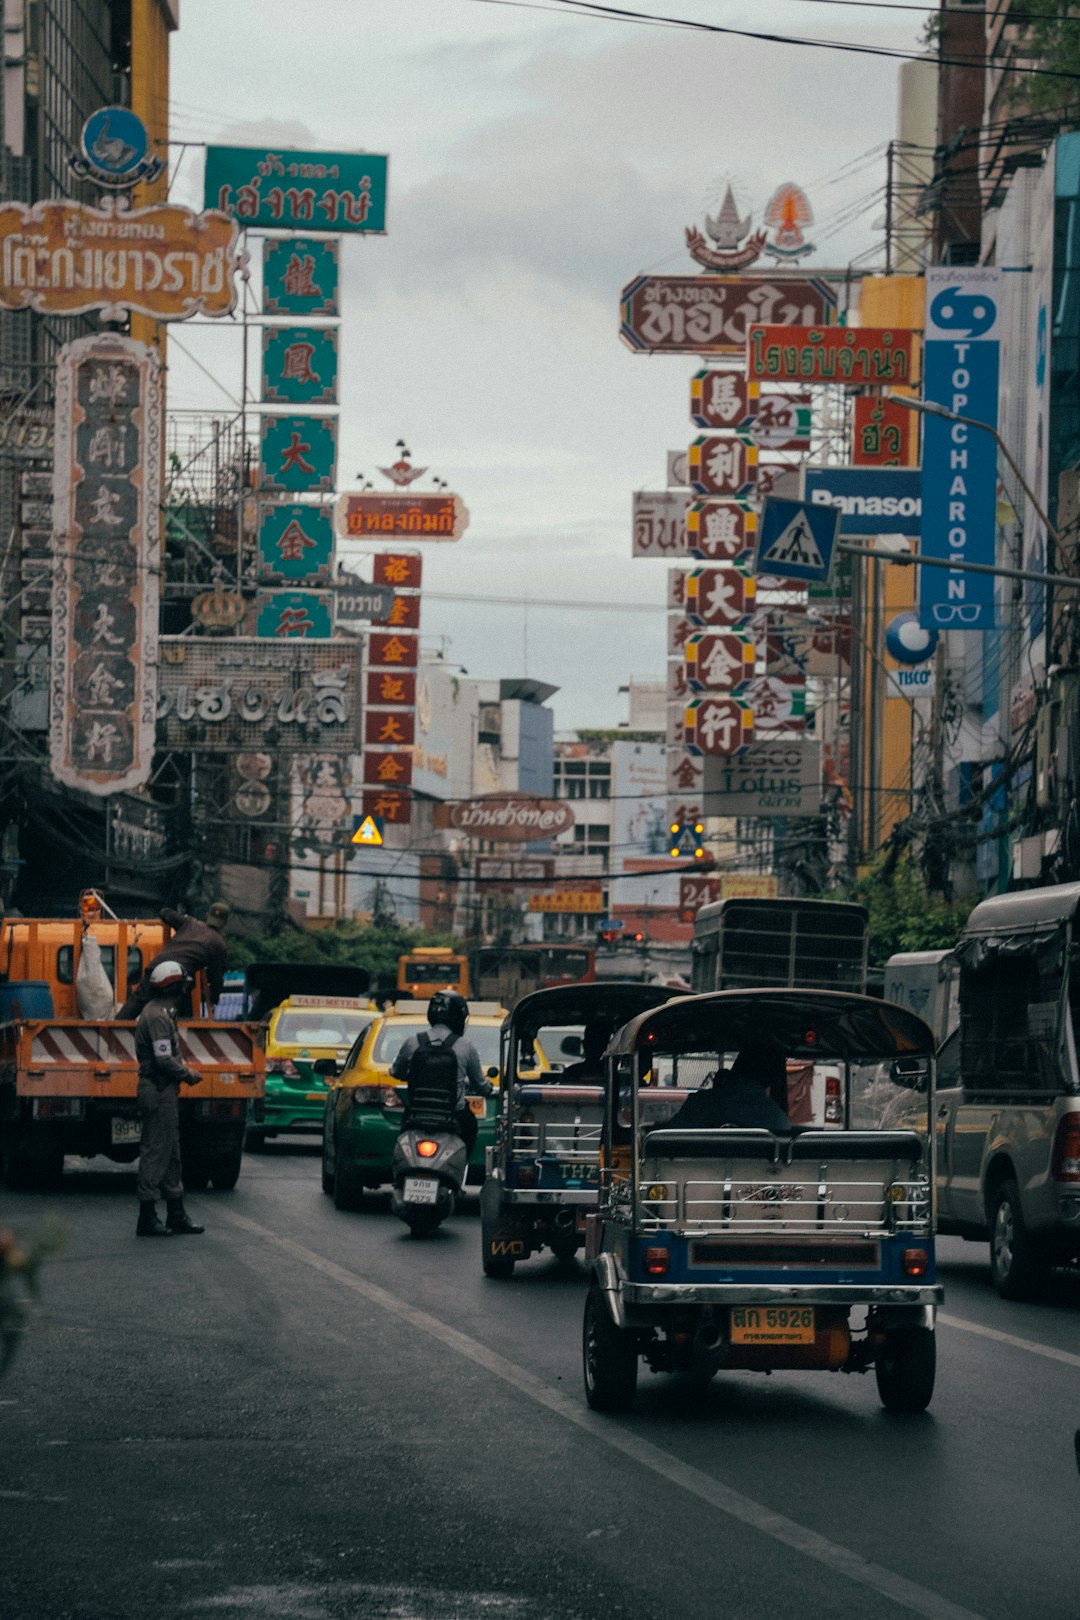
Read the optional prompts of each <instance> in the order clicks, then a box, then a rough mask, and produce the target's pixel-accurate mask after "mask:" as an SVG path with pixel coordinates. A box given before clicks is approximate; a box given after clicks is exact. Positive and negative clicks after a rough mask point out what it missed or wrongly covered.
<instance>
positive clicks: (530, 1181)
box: [516, 1164, 536, 1187]
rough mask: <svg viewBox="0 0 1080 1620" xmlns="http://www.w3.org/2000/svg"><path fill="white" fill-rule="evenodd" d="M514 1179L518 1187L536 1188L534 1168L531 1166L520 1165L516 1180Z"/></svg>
mask: <svg viewBox="0 0 1080 1620" xmlns="http://www.w3.org/2000/svg"><path fill="white" fill-rule="evenodd" d="M516 1179H517V1184H518V1186H519V1187H535V1186H536V1166H535V1165H533V1164H521V1165H519V1166H518V1169H517V1178H516Z"/></svg>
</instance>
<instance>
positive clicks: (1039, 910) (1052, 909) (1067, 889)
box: [961, 883, 1080, 939]
mask: <svg viewBox="0 0 1080 1620" xmlns="http://www.w3.org/2000/svg"><path fill="white" fill-rule="evenodd" d="M1078 908H1080V883H1057V884H1053V885H1051V886H1050V887H1049V888H1045V889H1021V890H1018V892H1017V893H1016V894H994V895H991V896H990V897H989V899H987V900H980V901H979V904H978V905H977V906H976V907H975V909H974V910H973V911H972V913H971V915H970V917H969V918H968V920H967V922H966V923H965V924H964V932H963V935H962V936H961V937H962V938H965V939H966V938H967V937H968V935H970V934H1011V933H1013V932H1014V931H1016V930H1020V929H1031V928H1039V927H1040V926H1043V927H1045V926H1047V925H1049V926H1053V925H1054V924H1058V925H1060V924H1062V923H1066V922H1070V921H1071V920H1072V918H1073V917H1075V915H1076V912H1077V909H1078Z"/></svg>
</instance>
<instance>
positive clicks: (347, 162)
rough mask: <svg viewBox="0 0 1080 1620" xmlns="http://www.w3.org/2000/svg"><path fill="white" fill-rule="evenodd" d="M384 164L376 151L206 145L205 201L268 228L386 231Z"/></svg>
mask: <svg viewBox="0 0 1080 1620" xmlns="http://www.w3.org/2000/svg"><path fill="white" fill-rule="evenodd" d="M389 162H390V160H389V158H388V157H387V156H386V155H385V154H379V153H376V152H295V151H289V150H287V149H285V150H282V151H277V152H272V151H269V150H267V149H266V148H264V147H259V146H209V147H207V149H206V178H205V181H204V195H205V197H206V207H207V208H220V209H222V210H223V211H224V212H225V213H226V214H229V215H231V216H232V217H233V218H234V219H237V220H239V221H240V223H241V225H259V226H263V227H267V228H269V229H270V230H278V231H291V230H296V229H298V228H299V229H307V230H309V231H333V232H338V231H364V232H366V233H368V234H369V235H384V234H385V232H386V183H387V169H388V166H389Z"/></svg>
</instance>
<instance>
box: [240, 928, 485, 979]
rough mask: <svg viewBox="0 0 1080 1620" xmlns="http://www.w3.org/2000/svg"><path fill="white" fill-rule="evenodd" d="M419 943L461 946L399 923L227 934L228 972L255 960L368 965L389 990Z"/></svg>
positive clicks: (455, 942) (373, 977) (444, 935)
mask: <svg viewBox="0 0 1080 1620" xmlns="http://www.w3.org/2000/svg"><path fill="white" fill-rule="evenodd" d="M418 945H448V946H450V947H451V949H460V942H459V941H457V940H455V939H454V938H453V936H452V935H450V934H436V933H432V932H431V931H430V930H425V929H413V928H402V927H401V926H400V925H399V924H396V923H394V924H388V925H384V926H382V927H374V926H371V927H367V928H361V927H358V926H357V925H356V924H354V923H338V924H337V925H336V927H334V928H317V929H315V928H313V929H299V928H297V929H283V930H282V931H281V932H280V933H278V934H267V935H259V934H249V935H244V936H242V937H235V936H233V935H230V936H229V963H228V966H229V971H230V972H242V971H243V969H244V968H246V967H247V966H248V965H249V964H250V963H252V962H304V963H312V964H315V965H318V964H319V963H326V964H327V965H334V966H343V967H364V968H367V970H368V972H369V973H370V974H371V976H372V983H373V984H376V983H377V984H378V985H379V986H380V987H381V988H383V989H388V988H389V987H390V986H392V985H393V984H395V983H396V982H397V965H398V957H399V956H403V955H404V954H405V952H406V951H411V950H415V949H416V947H417V946H418Z"/></svg>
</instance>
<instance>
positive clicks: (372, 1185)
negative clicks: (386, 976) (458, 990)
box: [322, 1001, 506, 1209]
mask: <svg viewBox="0 0 1080 1620" xmlns="http://www.w3.org/2000/svg"><path fill="white" fill-rule="evenodd" d="M505 1017H506V1011H505V1008H503V1007H500V1006H499V1005H498V1003H497V1002H494V1001H474V1002H471V1003H470V1005H469V1022H468V1026H467V1028H466V1030H465V1038H466V1040H469V1041H472V1043H473V1045H474V1046H475V1047H476V1050H477V1052H478V1053H479V1055H480V1067H481V1068H482V1069H483V1071H484V1073H485V1074H486V1075H487V1077H488V1079H489V1080H490V1081H491V1083H492V1085H493V1086H494V1087H495V1088H496V1089H495V1095H494V1096H491V1097H487V1098H484V1097H470V1098H469V1107H470V1108H471V1109H472V1111H473V1113H474V1114H476V1116H477V1118H478V1120H479V1128H478V1130H477V1134H476V1147H475V1149H474V1150H473V1153H472V1156H471V1157H470V1159H469V1173H468V1181H469V1184H470V1185H471V1186H473V1187H474V1188H475V1187H477V1186H479V1184H480V1182H481V1181H483V1179H484V1154H485V1152H486V1150H487V1149H488V1148H489V1147H490V1146H491V1145H492V1143H493V1142H494V1140H495V1119H496V1115H497V1112H498V1101H499V1099H498V1086H499V1031H500V1029H501V1028H502V1023H503V1019H504V1018H505ZM428 1027H429V1026H428V1021H427V1002H426V1001H399V1002H398V1003H397V1005H396V1007H395V1008H394V1010H393V1012H387V1013H379V1014H376V1015H375V1017H374V1018H373V1021H372V1024H371V1027H370V1028H369V1029H368V1030H367V1031H366V1032H365V1033H364V1034H363V1035H362V1036H361V1037H360V1039H359V1040H358V1041H357V1042H356V1044H355V1046H354V1047H353V1049H352V1051H351V1052H350V1053H349V1055H348V1057H347V1059H346V1061H345V1064H344V1066H343V1067H342V1068H341V1070H340V1072H339V1073H338V1075H337V1077H336V1078H335V1079H334V1080H333V1081H332V1090H331V1091H330V1093H329V1095H328V1096H327V1097H326V1100H325V1104H324V1111H323V1151H322V1186H323V1192H325V1193H330V1194H332V1196H333V1199H334V1203H335V1205H336V1206H337V1208H338V1209H358V1208H359V1207H360V1202H361V1198H362V1195H363V1193H364V1191H365V1189H370V1190H374V1189H376V1188H378V1187H383V1186H386V1187H388V1186H389V1185H390V1183H391V1181H392V1180H393V1176H392V1173H391V1160H392V1158H393V1153H394V1143H395V1141H396V1140H397V1136H398V1132H399V1131H400V1129H401V1118H402V1114H403V1113H404V1103H405V1084H404V1082H403V1081H397V1080H394V1079H392V1078H391V1075H390V1065H391V1064H392V1063H393V1061H394V1059H395V1058H396V1057H397V1055H398V1053H399V1052H400V1051H401V1048H402V1046H403V1045H404V1044H405V1042H406V1041H407V1040H408V1039H409V1036H410V1035H418V1034H420V1032H421V1031H422V1030H426V1029H427V1028H428Z"/></svg>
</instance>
